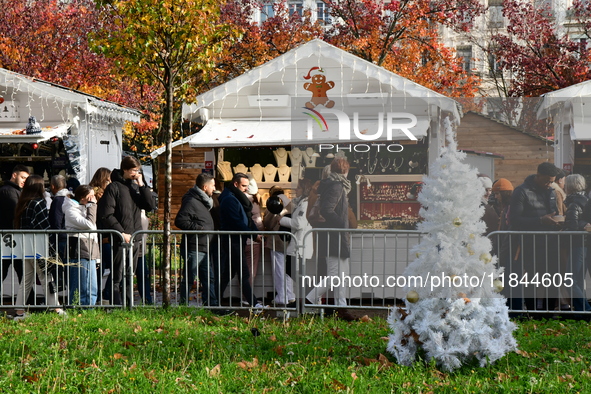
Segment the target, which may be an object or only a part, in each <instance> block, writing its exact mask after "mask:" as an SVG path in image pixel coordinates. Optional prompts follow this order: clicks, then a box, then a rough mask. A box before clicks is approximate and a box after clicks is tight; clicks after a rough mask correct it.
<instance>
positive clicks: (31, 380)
mask: <svg viewBox="0 0 591 394" xmlns="http://www.w3.org/2000/svg"><path fill="white" fill-rule="evenodd" d="M23 380H24V381H26V382H29V383H34V382H38V381H39V375H37V374H36V373H34V374H32V375H25V376H23Z"/></svg>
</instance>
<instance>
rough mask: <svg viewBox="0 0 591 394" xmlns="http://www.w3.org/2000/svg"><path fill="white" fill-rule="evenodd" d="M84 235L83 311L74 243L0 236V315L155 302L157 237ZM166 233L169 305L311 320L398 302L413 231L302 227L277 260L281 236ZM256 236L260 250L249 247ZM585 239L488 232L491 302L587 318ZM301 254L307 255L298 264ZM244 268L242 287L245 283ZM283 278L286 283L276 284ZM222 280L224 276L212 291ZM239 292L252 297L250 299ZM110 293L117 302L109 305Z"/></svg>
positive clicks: (48, 235)
mask: <svg viewBox="0 0 591 394" xmlns="http://www.w3.org/2000/svg"><path fill="white" fill-rule="evenodd" d="M92 233H95V234H96V235H97V238H98V240H99V242H98V245H99V249H100V255H101V258H100V261H97V262H96V266H93V267H96V275H94V276H93V275H91V278H94V280H95V281H96V284H97V294H96V297H97V298H96V304H94V305H92V304H90V303H87V302H84V297H82V295H83V294H87V292H86V291H84V286H83V281H84V280H86V279H85V278H87V277H88V275H85V274H86V273H87V272H88V266H83V265H82V264H80V255H79V253H80V247H79V246H80V245H78V244H77V243H78V242H79V240H80V237H79V238H73V237H71V236H70V237H68V234H70V235H72V234H73V233H72V232H71V231H68V230H60V231H57V230H48V231H31V230H4V231H2V232H0V235H1V236H2V242H1V243H0V252H1V254H2V259H1V261H0V267H1V268H2V273H3V279H4V278H5V280H4V282H3V286H2V288H1V290H2V295H3V305H2V306H1V308H2V309H14V308H25V309H42V308H52V307H56V306H58V305H57V304H58V303H59V304H60V305H65V306H68V307H73V306H76V307H80V308H96V307H100V308H110V307H132V306H136V305H142V306H145V305H154V306H158V305H161V304H162V278H163V268H164V262H163V259H162V256H163V243H162V232H161V231H139V232H137V233H134V234H133V235H132V237H131V241H130V243H129V244H127V243H124V242H123V241H124V240H123V237H122V235H121V234H120V233H119V232H117V231H114V230H99V231H79V232H77V233H76V234H80V235H83V236H84V235H88V234H92ZM171 235H172V236H171V239H172V240H171V248H172V254H171V261H170V269H171V271H170V272H171V276H170V279H171V281H170V291H171V298H170V301H171V304H172V305H181V304H186V305H189V306H194V307H206V308H210V309H212V310H226V309H231V310H239V309H251V308H254V307H257V302H258V303H260V304H262V306H264V307H266V308H267V309H269V310H276V311H289V312H292V313H297V312H309V311H320V312H321V313H323V311H325V310H326V308H330V309H343V308H348V309H377V310H387V309H388V308H391V307H393V306H395V305H397V304H398V303H400V301H401V300H402V299H403V298H404V297H405V296H406V290H405V287H406V283H405V279H406V277H405V275H404V271H405V269H406V267H407V265H408V264H409V263H410V262H412V261H413V260H414V259H415V256H414V255H413V254H412V252H411V250H412V248H413V247H414V246H415V245H417V244H418V243H420V242H421V238H422V237H423V236H424V234H423V233H420V232H418V231H402V230H366V229H313V230H312V231H310V232H308V233H307V234H306V235H305V238H304V239H305V242H304V243H303V244H302V245H297V246H296V247H295V251H296V256H294V257H293V258H291V259H290V261H287V259H286V258H285V256H286V252H287V243H286V242H283V243H282V242H281V240H280V238H279V237H284V238H289V239H291V241H292V242H295V240H294V239H293V238H291V234H290V233H287V232H248V233H241V232H231V231H215V232H205V231H172V232H171ZM259 235H260V236H262V239H261V240H260V243H256V242H255V243H253V242H254V241H256V238H257V237H258V236H259ZM185 236H195V237H197V239H198V240H203V239H205V247H206V249H208V250H209V253H208V261H206V260H205V259H203V258H201V259H197V260H199V261H197V260H196V263H195V264H193V265H191V264H187V259H186V257H187V256H189V255H190V252H191V250H189V249H188V247H187V246H186V245H185V244H184V243H183V244H182V245H183V247H182V248H181V240H182V237H185ZM587 236H588V233H586V232H536V231H531V232H516V231H511V232H494V233H491V234H490V235H489V238H490V239H491V242H492V244H493V250H492V254H494V255H496V256H497V257H498V264H499V265H500V266H502V267H504V270H505V272H504V277H503V279H504V289H503V292H502V294H504V295H505V297H507V299H508V306H509V311H510V312H515V313H552V314H554V313H560V314H565V315H569V314H571V315H572V314H581V313H589V312H591V306H589V304H588V303H587V280H589V277H588V273H587V271H588V268H589V267H590V263H591V250H588V249H589V248H588V245H589V243H590V242H589V240H588V239H587ZM64 237H65V238H64ZM247 240H249V241H250V242H248V243H247ZM346 242H350V245H351V246H350V255H349V256H346V248H342V246H343V244H344V243H346ZM116 244H117V245H119V244H120V245H121V249H122V250H123V254H122V256H121V261H122V265H121V274H120V279H121V283H120V286H114V284H113V280H114V278H113V276H114V266H113V265H112V262H113V260H114V258H115V257H116V256H115V253H116V251H115V250H114V248H112V246H113V245H116ZM331 248H333V250H330V249H331ZM310 249H312V251H311V252H312V258H310V259H306V258H304V257H305V256H307V255H309V254H310ZM257 254H260V257H259V262H258V267H256V264H255V266H252V265H250V266H249V265H248V261H253V260H254V261H257V257H256V255H257ZM194 257H199V255H198V254H197V255H196V256H194ZM202 257H203V256H202ZM32 262H34V263H32ZM56 262H57V264H56ZM289 263H290V264H289ZM232 264H234V272H232ZM289 266H290V267H291V271H290V270H289V269H288V267H289ZM46 267H50V269H46ZM23 269H24V270H25V272H24V275H23ZM255 270H256V276H255V277H254V280H252V279H251V280H249V279H247V278H252V276H253V273H255V272H254V271H255ZM19 271H20V272H19ZM286 271H288V272H289V274H290V275H285V272H286ZM228 272H230V273H233V274H235V275H231V276H233V278H230V279H231V280H230V281H229V284H228V285H227V286H226V287H225V289H224V291H223V293H222V294H219V293H220V290H221V288H222V287H223V286H224V285H225V282H226V281H227V279H224V278H227V275H228ZM27 275H28V278H29V283H31V280H33V283H32V284H33V286H32V288H33V291H32V293H33V295H32V296H31V297H30V298H29V299H27V300H24V301H22V303H19V304H17V295H18V292H19V291H23V295H24V287H23V288H21V286H20V283H19V280H18V277H21V276H24V277H27ZM247 283H248V285H250V286H251V288H252V290H253V291H252V293H253V294H254V296H251V298H250V299H248V297H249V296H248V294H249V292H248V290H247V286H246V284H247ZM35 284H36V285H35ZM115 288H117V290H119V291H117V290H116V289H115ZM209 288H213V293H212V292H210V291H208V289H209ZM200 289H201V291H200ZM291 290H293V295H291ZM116 292H118V293H119V294H120V302H115V299H116V297H115V293H116ZM56 293H57V302H54V303H53V304H51V302H49V303H48V301H47V300H48V299H49V300H53V298H51V297H47V295H53V294H56ZM82 293H83V294H82ZM212 294H213V295H214V296H215V298H218V300H217V302H216V300H214V299H212ZM291 297H293V299H292V298H291ZM259 307H260V305H259Z"/></svg>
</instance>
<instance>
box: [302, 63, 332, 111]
mask: <svg viewBox="0 0 591 394" xmlns="http://www.w3.org/2000/svg"><path fill="white" fill-rule="evenodd" d="M304 79H305V80H311V81H312V82H306V83H305V84H304V89H306V90H308V91H309V92H312V99H311V100H310V101H308V102H307V103H306V108H309V109H313V108H315V107H316V106H318V105H323V106H325V107H326V108H332V107H334V101H332V100H331V99H329V98H328V96H327V94H326V92H327V91H328V90H330V89H332V88H334V82H333V81H327V80H326V76H325V75H324V70H323V69H321V68H320V67H312V68H311V69H310V71H308V75H306V76H305V77H304Z"/></svg>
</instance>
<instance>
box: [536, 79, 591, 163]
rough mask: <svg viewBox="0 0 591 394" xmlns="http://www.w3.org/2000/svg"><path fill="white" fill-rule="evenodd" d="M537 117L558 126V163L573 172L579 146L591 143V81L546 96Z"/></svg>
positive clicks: (555, 127)
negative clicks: (577, 146) (576, 149)
mask: <svg viewBox="0 0 591 394" xmlns="http://www.w3.org/2000/svg"><path fill="white" fill-rule="evenodd" d="M537 116H538V119H551V120H552V122H553V124H554V144H555V149H554V163H555V164H556V166H558V167H559V168H565V169H568V170H572V166H573V165H574V164H575V145H576V144H577V143H585V141H591V81H585V82H581V83H578V84H576V85H572V86H569V87H567V88H564V89H560V90H556V91H554V92H550V93H546V94H544V95H543V96H542V101H541V102H540V104H539V105H538V108H537Z"/></svg>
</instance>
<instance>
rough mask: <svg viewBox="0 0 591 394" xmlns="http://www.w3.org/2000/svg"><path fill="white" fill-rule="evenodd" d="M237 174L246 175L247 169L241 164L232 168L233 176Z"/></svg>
mask: <svg viewBox="0 0 591 394" xmlns="http://www.w3.org/2000/svg"><path fill="white" fill-rule="evenodd" d="M239 172H241V173H243V174H246V173H247V172H248V167H247V166H245V165H244V164H242V163H240V164H238V165H237V166H235V167H234V174H237V173H239Z"/></svg>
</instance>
